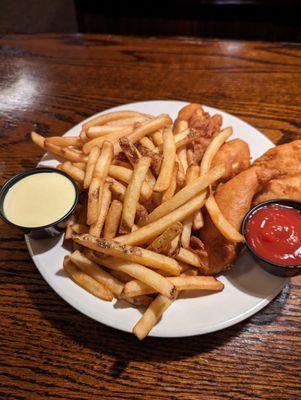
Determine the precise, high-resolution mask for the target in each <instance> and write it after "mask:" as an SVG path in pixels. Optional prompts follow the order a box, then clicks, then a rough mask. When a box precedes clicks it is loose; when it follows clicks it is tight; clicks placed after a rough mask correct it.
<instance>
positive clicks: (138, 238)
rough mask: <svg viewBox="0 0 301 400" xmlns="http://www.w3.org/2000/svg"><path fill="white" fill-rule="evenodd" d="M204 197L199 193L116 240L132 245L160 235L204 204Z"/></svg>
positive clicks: (203, 194)
mask: <svg viewBox="0 0 301 400" xmlns="http://www.w3.org/2000/svg"><path fill="white" fill-rule="evenodd" d="M205 198H206V194H205V193H202V194H199V195H198V196H196V197H194V198H193V199H191V200H189V201H188V202H187V203H185V204H183V205H182V206H181V207H179V208H177V209H176V210H174V211H173V212H171V213H170V214H167V215H165V216H164V217H162V218H160V219H159V220H158V221H155V222H152V223H150V224H149V225H146V226H143V227H142V228H139V229H138V230H137V231H135V232H131V233H128V234H127V235H123V236H119V237H117V238H116V240H117V241H118V242H120V243H126V244H132V245H138V244H143V243H147V242H148V241H149V240H151V239H153V238H154V237H156V236H158V235H160V233H162V232H164V231H165V230H166V229H167V228H169V227H170V226H171V225H173V224H175V223H176V222H178V221H182V220H183V219H184V218H186V217H188V216H189V215H191V214H193V213H194V212H195V211H197V210H199V209H200V208H201V207H202V205H203V204H204V202H205Z"/></svg>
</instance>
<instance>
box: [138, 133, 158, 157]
mask: <svg viewBox="0 0 301 400" xmlns="http://www.w3.org/2000/svg"><path fill="white" fill-rule="evenodd" d="M136 144H138V143H136ZM140 144H141V145H142V146H144V147H146V148H148V149H150V150H155V148H156V147H155V145H154V143H153V142H152V140H151V139H150V138H149V137H147V136H144V137H143V138H141V139H140ZM142 155H144V154H142Z"/></svg>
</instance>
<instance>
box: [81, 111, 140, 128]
mask: <svg viewBox="0 0 301 400" xmlns="http://www.w3.org/2000/svg"><path fill="white" fill-rule="evenodd" d="M141 115H143V114H141V113H139V112H136V111H115V112H110V113H106V114H102V115H99V116H98V117H95V118H92V119H90V120H89V121H88V122H86V123H85V124H83V130H85V131H86V130H88V128H90V127H91V126H96V125H104V124H106V123H108V122H110V121H116V120H118V119H122V118H130V117H140V116H141Z"/></svg>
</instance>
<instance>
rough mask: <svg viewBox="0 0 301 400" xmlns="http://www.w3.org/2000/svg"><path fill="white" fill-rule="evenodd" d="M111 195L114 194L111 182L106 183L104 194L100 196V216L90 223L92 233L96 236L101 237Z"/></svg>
mask: <svg viewBox="0 0 301 400" xmlns="http://www.w3.org/2000/svg"><path fill="white" fill-rule="evenodd" d="M111 196H112V194H111V191H110V184H109V183H105V184H104V188H103V192H102V196H101V197H99V201H100V204H99V211H98V217H97V219H96V221H95V222H94V223H93V224H92V225H90V229H89V233H90V235H93V236H95V237H100V234H101V232H102V228H103V225H104V222H105V219H106V216H107V213H108V211H109V207H110V203H111Z"/></svg>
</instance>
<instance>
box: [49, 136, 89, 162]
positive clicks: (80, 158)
mask: <svg viewBox="0 0 301 400" xmlns="http://www.w3.org/2000/svg"><path fill="white" fill-rule="evenodd" d="M48 140H49V139H46V143H48ZM61 151H62V155H63V157H64V158H66V159H67V160H70V161H73V162H86V161H87V157H86V156H85V155H84V154H83V153H82V152H81V151H76V150H75V149H72V148H69V147H62V148H61Z"/></svg>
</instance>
